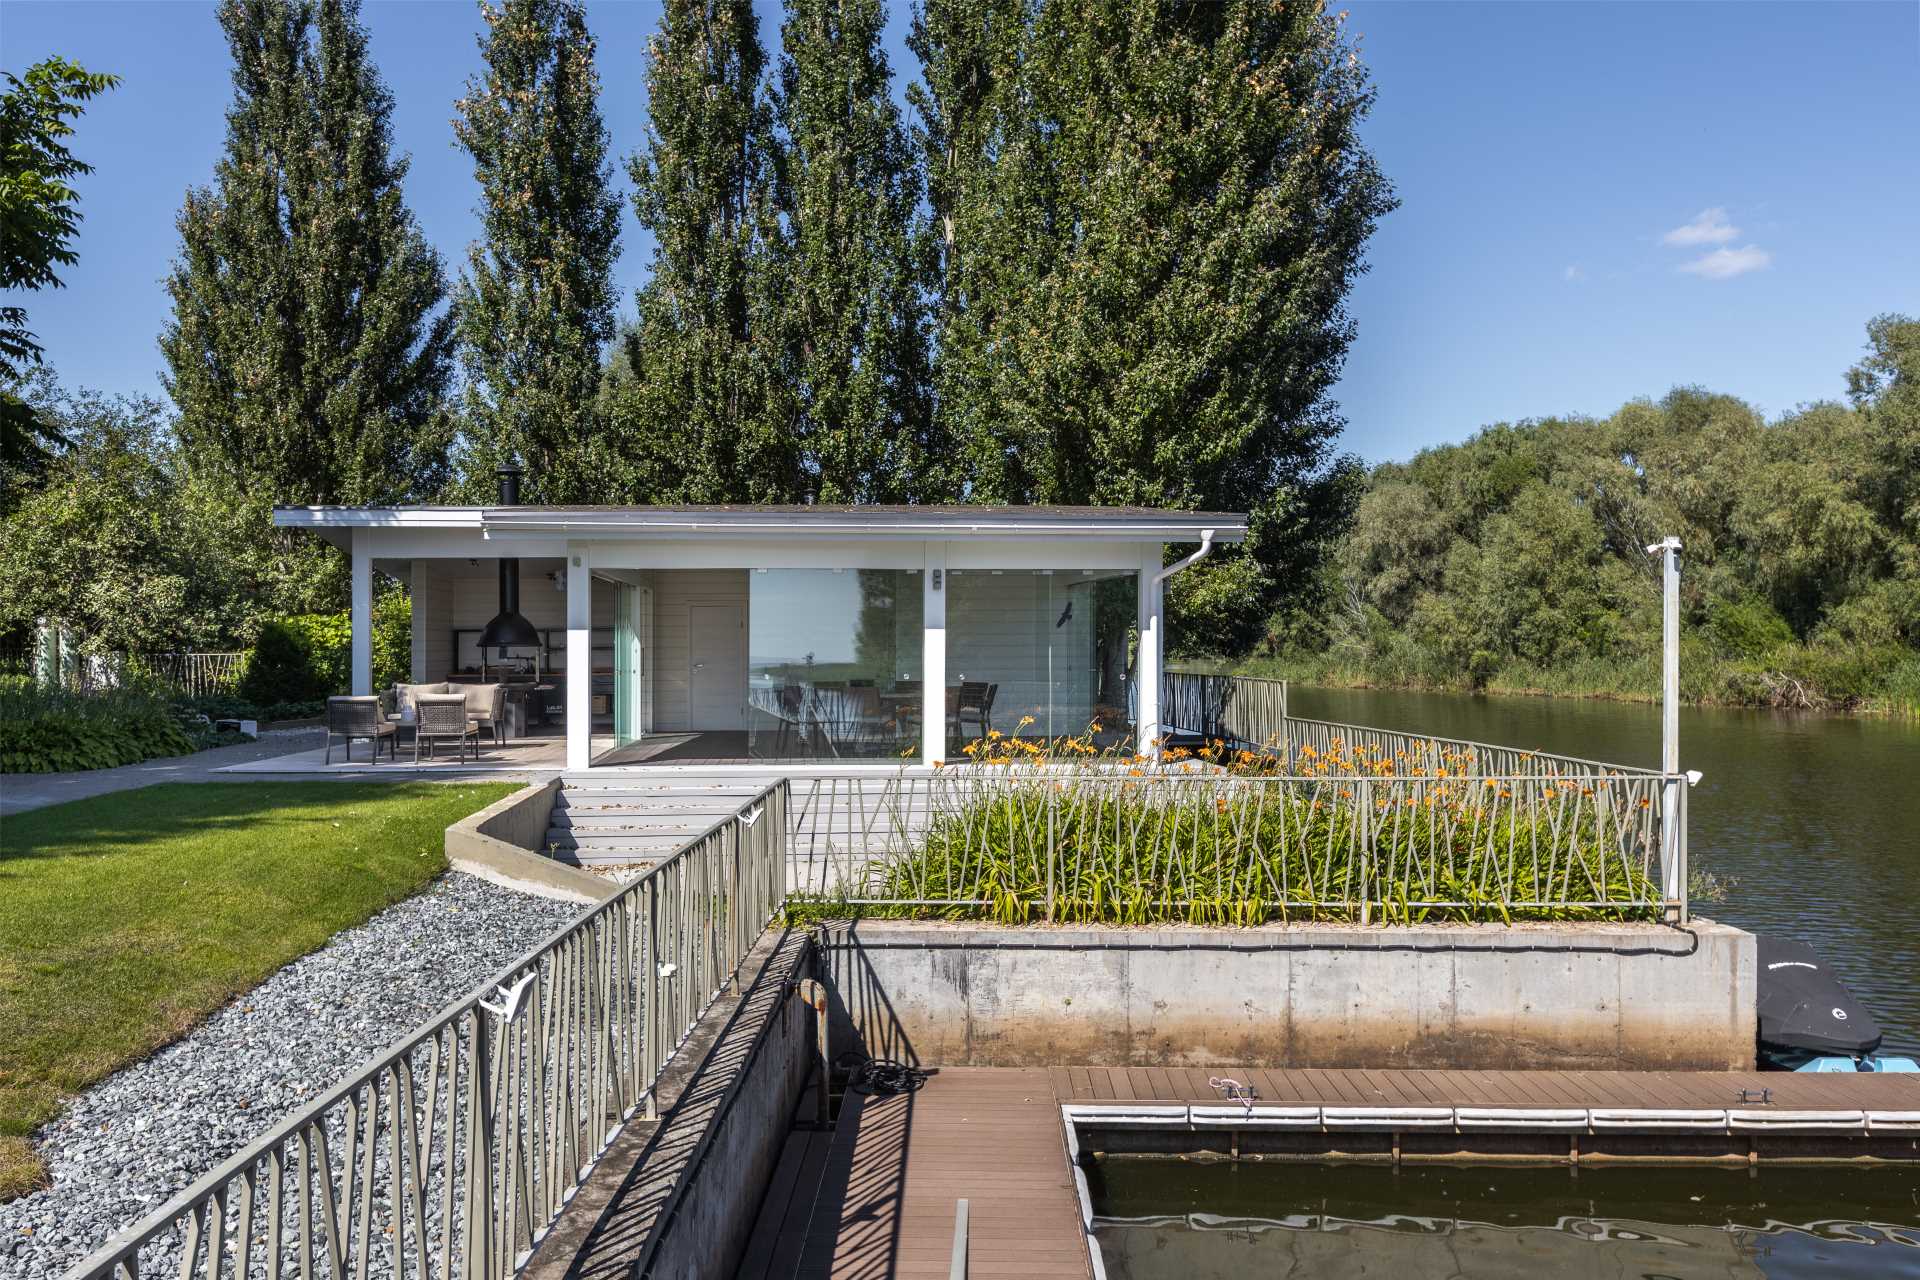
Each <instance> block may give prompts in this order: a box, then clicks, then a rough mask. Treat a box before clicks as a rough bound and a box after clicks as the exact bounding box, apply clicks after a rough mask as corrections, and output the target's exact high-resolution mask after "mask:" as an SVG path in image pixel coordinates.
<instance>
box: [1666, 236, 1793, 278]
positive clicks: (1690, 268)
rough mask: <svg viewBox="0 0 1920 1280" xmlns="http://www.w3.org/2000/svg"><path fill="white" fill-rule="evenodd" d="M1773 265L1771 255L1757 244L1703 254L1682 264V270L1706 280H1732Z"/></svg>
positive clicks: (1723, 248) (1720, 249)
mask: <svg viewBox="0 0 1920 1280" xmlns="http://www.w3.org/2000/svg"><path fill="white" fill-rule="evenodd" d="M1772 265H1773V255H1772V254H1771V253H1768V252H1767V251H1766V250H1765V249H1762V248H1761V247H1760V246H1759V245H1757V244H1750V245H1747V246H1746V247H1745V248H1741V249H1728V248H1725V247H1722V248H1719V249H1715V250H1714V251H1713V252H1712V253H1703V254H1701V255H1700V256H1699V257H1697V258H1695V259H1694V260H1693V261H1692V262H1686V263H1682V264H1681V266H1680V269H1681V270H1682V271H1684V272H1686V273H1687V274H1689V275H1696V276H1699V277H1701V278H1702V279H1706V280H1731V279H1733V278H1734V277H1735V276H1743V275H1745V274H1747V272H1749V271H1759V270H1761V269H1762V268H1764V267H1770V266H1772Z"/></svg>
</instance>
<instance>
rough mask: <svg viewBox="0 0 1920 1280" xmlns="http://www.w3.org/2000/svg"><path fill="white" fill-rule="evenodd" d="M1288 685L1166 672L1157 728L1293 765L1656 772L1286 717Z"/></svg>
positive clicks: (1494, 772) (1482, 772)
mask: <svg viewBox="0 0 1920 1280" xmlns="http://www.w3.org/2000/svg"><path fill="white" fill-rule="evenodd" d="M1287 692H1288V690H1287V682H1286V681H1285V680H1266V679H1260V678H1256V677H1252V676H1227V675H1211V674H1205V673H1201V672H1193V671H1169V672H1167V673H1166V677H1165V684H1164V686H1163V688H1162V693H1161V699H1162V701H1161V712H1160V718H1161V722H1162V723H1163V724H1165V725H1166V726H1167V728H1168V730H1169V731H1179V732H1185V733H1192V734H1197V735H1199V736H1200V737H1202V738H1206V739H1208V740H1209V741H1212V740H1215V739H1218V740H1220V741H1222V742H1225V743H1226V744H1227V745H1228V746H1230V747H1239V748H1246V749H1250V750H1255V751H1263V752H1267V753H1270V754H1273V755H1277V756H1279V757H1280V758H1282V759H1283V760H1290V761H1291V760H1298V759H1299V757H1300V753H1301V751H1302V749H1303V748H1306V749H1311V751H1312V752H1314V753H1315V755H1317V756H1319V757H1327V756H1331V755H1338V754H1340V753H1342V752H1351V751H1355V750H1360V749H1365V750H1367V751H1370V752H1372V753H1375V754H1376V755H1378V756H1379V757H1382V758H1384V759H1387V760H1391V761H1393V762H1394V764H1395V769H1396V772H1403V773H1409V774H1410V773H1412V772H1413V771H1414V770H1416V769H1418V770H1423V771H1425V772H1426V773H1428V774H1431V773H1433V772H1434V770H1436V769H1439V768H1445V769H1448V770H1449V771H1450V772H1455V771H1458V770H1460V769H1465V770H1467V771H1468V772H1469V773H1471V774H1474V775H1478V776H1482V777H1502V776H1509V775H1528V776H1531V775H1547V776H1551V775H1553V774H1569V775H1571V774H1581V773H1609V774H1634V775H1650V776H1658V771H1657V770H1653V769H1643V768H1640V767H1638V766H1635V765H1623V764H1611V763H1608V762H1606V761H1601V760H1587V759H1583V758H1581V757H1579V756H1568V755H1561V754H1559V753H1557V752H1553V751H1537V750H1532V749H1529V748H1525V747H1512V746H1503V745H1501V744H1498V743H1491V742H1474V741H1471V740H1469V739H1466V738H1446V737H1440V736H1437V735H1435V734H1429V733H1407V732H1404V731H1402V730H1398V729H1377V728H1374V727H1372V726H1370V725H1358V724H1342V723H1340V722H1338V721H1333V720H1314V719H1308V718H1305V717H1301V716H1295V715H1290V714H1289V713H1288V710H1287Z"/></svg>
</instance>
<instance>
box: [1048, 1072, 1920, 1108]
mask: <svg viewBox="0 0 1920 1280" xmlns="http://www.w3.org/2000/svg"><path fill="white" fill-rule="evenodd" d="M1227 1077H1230V1078H1232V1079H1234V1080H1238V1081H1240V1082H1241V1083H1243V1084H1251V1085H1252V1086H1253V1087H1254V1089H1255V1092H1256V1095H1257V1096H1256V1098H1255V1101H1257V1102H1263V1103H1273V1104H1276V1105H1287V1104H1299V1105H1305V1106H1311V1105H1320V1106H1330V1107H1378V1106H1409V1107H1532V1108H1553V1109H1558V1108H1567V1107H1650V1108H1662V1109H1664V1108H1699V1107H1710V1108H1726V1107H1741V1106H1745V1105H1748V1104H1746V1103H1743V1102H1742V1101H1741V1098H1740V1091H1741V1090H1742V1089H1747V1090H1750V1091H1752V1093H1753V1094H1754V1095H1755V1097H1756V1099H1757V1096H1758V1094H1759V1091H1760V1090H1762V1089H1767V1090H1771V1091H1772V1097H1773V1101H1772V1104H1771V1105H1772V1106H1773V1107H1775V1108H1777V1109H1780V1110H1790V1111H1823V1110H1826V1111H1857V1110H1863V1109H1881V1110H1920V1076H1916V1075H1870V1074H1861V1075H1847V1074H1833V1075H1815V1074H1809V1073H1799V1072H1787V1071H1766V1072H1761V1071H1432V1070H1417V1069H1411V1068H1407V1069H1400V1068H1388V1069H1384V1070H1383V1069H1377V1068H1376V1069H1370V1070H1364V1071H1362V1070H1341V1069H1335V1068H1319V1067H1306V1068H1278V1067H1275V1068H1268V1069H1260V1068H1247V1067H1215V1068H1213V1069H1211V1070H1210V1071H1209V1070H1197V1069H1182V1068H1160V1067H1151V1068H1142V1067H1131V1068H1125V1069H1115V1070H1114V1071H1112V1072H1111V1073H1110V1074H1109V1072H1108V1071H1107V1070H1106V1069H1104V1068H1097V1067H1096V1068H1087V1067H1065V1068H1055V1069H1054V1070H1052V1071H1051V1072H1049V1073H1048V1080H1049V1083H1050V1085H1051V1086H1052V1088H1053V1089H1054V1091H1055V1093H1056V1094H1057V1095H1058V1097H1059V1100H1060V1101H1061V1102H1063V1103H1064V1102H1077V1103H1098V1102H1106V1101H1111V1100H1114V1099H1115V1098H1121V1099H1126V1100H1128V1101H1137V1102H1149V1103H1151V1102H1159V1103H1180V1102H1190V1103H1191V1102H1199V1103H1207V1102H1215V1101H1218V1100H1219V1099H1220V1098H1221V1091H1220V1090H1218V1089H1214V1088H1212V1087H1211V1086H1210V1085H1209V1084H1208V1083H1207V1082H1208V1080H1209V1079H1210V1078H1211V1079H1220V1078H1227ZM1116 1089H1117V1090H1118V1092H1117V1093H1116ZM1752 1105H1759V1104H1758V1102H1757V1101H1756V1102H1754V1103H1753V1104H1752Z"/></svg>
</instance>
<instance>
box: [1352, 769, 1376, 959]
mask: <svg viewBox="0 0 1920 1280" xmlns="http://www.w3.org/2000/svg"><path fill="white" fill-rule="evenodd" d="M1372 788H1373V784H1372V783H1371V782H1369V781H1368V780H1367V779H1365V778H1361V779H1359V780H1358V781H1357V782H1356V783H1355V784H1354V788H1353V798H1354V804H1355V805H1356V807H1357V809H1358V815H1359V816H1358V817H1356V818H1355V819H1354V824H1353V830H1354V839H1355V840H1356V841H1357V842H1358V844H1359V848H1358V850H1357V852H1358V854H1359V857H1360V923H1361V924H1371V923H1372V922H1373V894H1372V892H1371V891H1370V890H1369V889H1368V887H1367V886H1368V883H1369V882H1370V881H1371V880H1372V878H1373V821H1372V819H1373V805H1372V799H1373V790H1372Z"/></svg>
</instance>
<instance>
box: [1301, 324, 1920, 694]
mask: <svg viewBox="0 0 1920 1280" xmlns="http://www.w3.org/2000/svg"><path fill="white" fill-rule="evenodd" d="M1916 335H1920V325H1917V324H1916V323H1915V322H1913V321H1912V320H1909V319H1906V318H1904V317H1900V316H1883V317H1880V318H1879V319H1876V320H1875V321H1873V322H1872V324H1871V325H1869V327H1868V355H1867V358H1866V359H1865V360H1863V361H1862V363H1861V364H1860V365H1859V366H1858V367H1857V368H1856V369H1855V370H1854V371H1853V372H1852V374H1851V375H1850V384H1851V387H1852V391H1853V404H1852V406H1851V407H1849V406H1847V405H1841V404H1833V403H1823V404H1814V405H1810V406H1807V407H1805V408H1802V409H1800V410H1798V411H1796V412H1794V413H1791V414H1788V415H1786V416H1785V417H1783V418H1781V419H1779V420H1778V421H1776V422H1773V423H1768V422H1766V421H1764V420H1763V419H1762V418H1761V417H1760V415H1759V414H1757V413H1755V412H1754V410H1753V409H1752V408H1750V407H1749V406H1747V405H1745V404H1743V403H1741V402H1740V401H1738V400H1735V399H1733V398H1731V397H1728V396H1717V395H1711V394H1708V393H1706V392H1703V391H1699V390H1697V389H1693V388H1682V389H1680V390H1677V391H1674V392H1673V393H1671V394H1670V395H1668V396H1667V397H1666V398H1665V399H1664V400H1661V401H1659V402H1658V403H1653V402H1649V401H1636V402H1634V403H1633V404H1629V405H1627V406H1625V407H1624V408H1622V409H1621V410H1620V411H1619V412H1618V413H1616V414H1614V415H1613V416H1612V417H1610V418H1607V419H1604V420H1597V421H1596V420H1592V419H1566V420H1561V419H1548V420H1543V421H1538V422H1527V423H1521V424H1519V425H1506V424H1502V425H1500V426H1495V427H1489V428H1488V429H1486V430H1484V431H1482V432H1480V433H1479V434H1477V435H1475V436H1474V437H1473V438H1472V439H1470V440H1468V441H1466V442H1465V443H1463V444H1459V445H1449V446H1445V447H1441V448H1436V449H1429V450H1426V451H1424V452H1422V453H1421V454H1420V455H1419V456H1417V457H1416V458H1414V459H1413V460H1412V461H1411V462H1408V463H1404V464H1400V463H1390V464H1386V465H1383V466H1380V467H1377V468H1375V469H1374V471H1373V473H1372V475H1371V477H1370V478H1369V481H1368V486H1367V491H1366V493H1365V494H1364V496H1363V497H1362V498H1361V500H1360V502H1359V505H1358V507H1357V509H1356V512H1355V518H1354V522H1353V525H1352V527H1351V529H1350V530H1349V531H1348V532H1347V533H1346V535H1345V536H1344V537H1343V539H1342V540H1341V543H1340V545H1339V548H1338V551H1337V554H1336V555H1335V557H1334V558H1333V561H1332V570H1331V573H1332V576H1333V579H1334V580H1333V582H1331V583H1330V584H1328V587H1327V589H1326V590H1324V591H1322V592H1321V593H1319V594H1318V595H1316V596H1313V597H1312V598H1311V602H1312V605H1313V608H1314V610H1315V612H1316V615H1317V616H1316V617H1315V618H1314V619H1313V625H1312V626H1308V627H1305V628H1301V627H1299V626H1298V625H1297V623H1296V622H1295V621H1294V620H1291V619H1284V620H1283V623H1284V624H1285V625H1276V626H1275V628H1274V631H1275V633H1276V635H1277V637H1278V640H1277V643H1276V647H1277V648H1279V649H1282V650H1287V651H1291V652H1292V653H1293V655H1294V656H1295V658H1296V659H1302V658H1304V657H1305V656H1306V655H1307V654H1308V653H1309V652H1310V651H1312V650H1314V649H1316V648H1319V649H1325V650H1329V651H1330V652H1331V655H1332V656H1331V658H1330V659H1325V658H1316V659H1314V660H1313V663H1312V664H1311V665H1312V666H1313V667H1314V668H1315V669H1316V670H1317V671H1318V672H1319V673H1320V674H1323V675H1325V674H1330V673H1339V672H1345V673H1348V674H1352V675H1357V676H1362V677H1365V678H1369V679H1379V680H1388V681H1395V682H1404V683H1420V684H1441V685H1461V684H1464V685H1481V684H1489V683H1491V684H1496V685H1505V686H1517V687H1547V688H1550V689H1551V688H1564V689H1568V690H1570V691H1572V690H1581V689H1593V690H1598V691H1604V692H1619V693H1629V694H1648V693H1651V692H1652V691H1653V690H1654V689H1656V688H1657V686H1658V677H1657V671H1656V659H1657V655H1658V650H1659V609H1660V605H1659V597H1658V591H1657V581H1656V576H1657V575H1656V566H1655V562H1654V561H1653V560H1652V559H1651V558H1650V557H1649V556H1647V554H1646V552H1645V550H1644V548H1645V547H1646V545H1647V544H1649V543H1652V542H1654V541H1656V540H1657V539H1658V538H1659V537H1661V536H1662V535H1664V534H1667V533H1673V534H1677V535H1678V536H1679V537H1680V539H1681V541H1682V543H1683V545H1684V547H1685V552H1684V555H1683V559H1684V576H1683V586H1684V597H1683V608H1684V611H1685V628H1686V629H1685V644H1686V645H1687V650H1686V656H1685V660H1684V663H1683V675H1684V677H1685V678H1686V681H1687V684H1688V689H1689V691H1690V692H1691V693H1692V694H1693V695H1694V696H1697V697H1703V698H1710V699H1715V700H1723V701H1733V702H1763V703H1774V704H1781V705H1794V706H1804V705H1821V704H1840V705H1846V704H1851V703H1855V702H1859V701H1862V700H1866V699H1871V698H1875V697H1881V696H1883V693H1882V691H1886V690H1891V689H1895V688H1908V687H1912V688H1920V537H1916V532H1917V531H1916V529H1915V527H1914V525H1913V524H1912V516H1913V508H1912V505H1911V503H1912V501H1913V497H1912V495H1913V487H1912V486H1913V474H1914V468H1913V461H1912V459H1913V458H1914V455H1913V453H1912V452H1911V450H1913V449H1914V448H1915V441H1916V440H1920V429H1917V428H1920V412H1916V400H1917V399H1920V397H1916V394H1915V392H1914V387H1915V386H1916V385H1920V337H1917V336H1916ZM1290 627H1291V630H1290V629H1289V628H1290ZM1299 635H1305V636H1307V637H1308V639H1307V640H1305V641H1304V642H1302V641H1301V640H1299V639H1298V638H1297V636H1299ZM1884 696H1888V697H1893V696H1894V695H1892V694H1886V695H1884ZM1900 696H1905V695H1900ZM1916 709H1920V707H1916Z"/></svg>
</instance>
